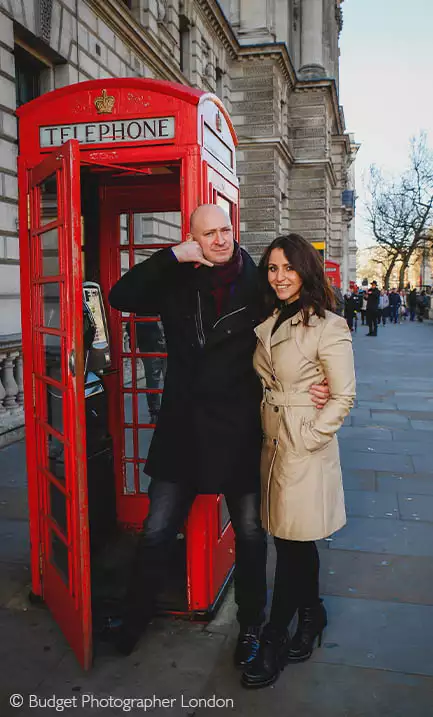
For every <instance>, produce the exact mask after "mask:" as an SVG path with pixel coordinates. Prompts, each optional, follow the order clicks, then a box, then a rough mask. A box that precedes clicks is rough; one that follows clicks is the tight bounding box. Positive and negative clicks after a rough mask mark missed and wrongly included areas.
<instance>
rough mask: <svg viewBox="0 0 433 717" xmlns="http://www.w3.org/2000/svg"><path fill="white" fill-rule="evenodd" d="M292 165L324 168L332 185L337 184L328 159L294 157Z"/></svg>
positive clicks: (333, 170)
mask: <svg viewBox="0 0 433 717" xmlns="http://www.w3.org/2000/svg"><path fill="white" fill-rule="evenodd" d="M294 166H295V167H320V168H321V169H323V168H324V169H325V171H326V174H327V175H328V179H329V181H330V182H331V185H332V187H336V186H337V175H336V173H335V169H334V167H333V164H332V162H331V160H330V159H295V161H294Z"/></svg>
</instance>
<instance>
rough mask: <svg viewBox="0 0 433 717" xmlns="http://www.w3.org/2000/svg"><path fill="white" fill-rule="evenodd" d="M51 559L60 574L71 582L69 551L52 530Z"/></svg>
mask: <svg viewBox="0 0 433 717" xmlns="http://www.w3.org/2000/svg"><path fill="white" fill-rule="evenodd" d="M51 559H52V562H53V564H54V565H55V566H56V568H57V569H58V571H59V573H60V575H61V576H62V578H63V580H64V581H65V583H66V585H68V584H69V553H68V549H67V547H66V545H65V544H64V543H63V542H62V541H61V540H60V538H59V537H58V536H57V535H56V534H55V533H54V531H51Z"/></svg>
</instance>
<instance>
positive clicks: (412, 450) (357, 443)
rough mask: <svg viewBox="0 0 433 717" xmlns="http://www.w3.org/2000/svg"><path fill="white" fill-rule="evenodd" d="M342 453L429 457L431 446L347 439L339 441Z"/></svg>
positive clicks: (425, 442) (424, 443)
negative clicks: (357, 452) (356, 452)
mask: <svg viewBox="0 0 433 717" xmlns="http://www.w3.org/2000/svg"><path fill="white" fill-rule="evenodd" d="M339 443H340V449H341V450H342V451H346V452H349V451H361V452H362V453H389V454H391V455H404V454H406V455H424V454H426V455H429V456H431V453H432V446H431V445H430V444H429V443H428V442H427V441H423V442H421V441H418V442H416V441H393V440H391V439H390V440H380V439H379V440H370V439H368V438H348V437H343V438H341V439H340V440H339Z"/></svg>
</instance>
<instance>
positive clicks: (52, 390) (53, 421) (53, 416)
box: [41, 382, 63, 433]
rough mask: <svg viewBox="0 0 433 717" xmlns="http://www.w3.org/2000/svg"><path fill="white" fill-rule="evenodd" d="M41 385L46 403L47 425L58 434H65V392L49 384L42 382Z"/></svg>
mask: <svg viewBox="0 0 433 717" xmlns="http://www.w3.org/2000/svg"><path fill="white" fill-rule="evenodd" d="M41 385H42V393H43V394H44V396H45V399H44V403H45V402H46V417H47V423H48V424H49V425H50V426H51V427H52V428H54V429H55V430H56V431H58V433H63V391H61V390H60V389H59V388H57V386H51V385H50V384H48V383H42V382H41Z"/></svg>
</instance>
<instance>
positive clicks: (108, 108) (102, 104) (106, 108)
mask: <svg viewBox="0 0 433 717" xmlns="http://www.w3.org/2000/svg"><path fill="white" fill-rule="evenodd" d="M115 101H116V100H115V98H114V97H113V95H107V90H102V93H101V95H100V96H99V97H97V98H96V100H95V107H96V111H97V113H98V115H102V114H109V113H110V112H112V111H113V107H114V103H115Z"/></svg>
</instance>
